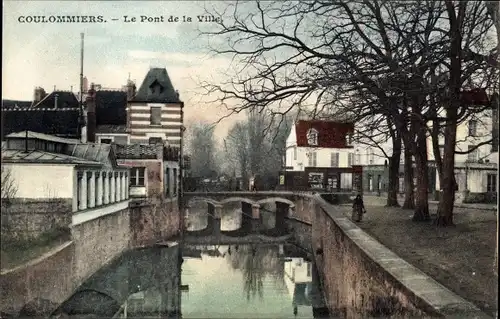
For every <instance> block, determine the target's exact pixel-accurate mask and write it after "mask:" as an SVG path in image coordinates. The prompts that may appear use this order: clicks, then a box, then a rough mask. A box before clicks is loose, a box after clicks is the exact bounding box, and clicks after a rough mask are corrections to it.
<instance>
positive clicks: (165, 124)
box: [127, 68, 184, 147]
mask: <svg viewBox="0 0 500 319" xmlns="http://www.w3.org/2000/svg"><path fill="white" fill-rule="evenodd" d="M183 107H184V103H183V102H182V101H181V100H180V99H179V94H178V92H177V91H176V90H175V89H174V87H173V85H172V82H171V81H170V78H169V76H168V73H167V70H166V69H164V68H151V69H150V70H149V72H148V73H147V74H146V77H145V78H144V80H143V82H142V84H141V86H140V88H139V90H138V91H137V94H136V95H135V96H134V97H133V98H132V99H131V100H130V101H129V102H128V106H127V116H128V120H127V129H128V132H129V134H130V143H132V144H134V143H139V144H156V143H158V141H161V142H162V143H164V144H166V143H168V144H169V145H172V146H177V147H180V145H181V136H182V128H183V126H182V125H183V115H182V114H183V112H182V109H183Z"/></svg>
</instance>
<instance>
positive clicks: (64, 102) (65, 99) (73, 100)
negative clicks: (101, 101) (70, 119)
mask: <svg viewBox="0 0 500 319" xmlns="http://www.w3.org/2000/svg"><path fill="white" fill-rule="evenodd" d="M56 95H57V107H58V108H78V107H79V105H80V102H79V101H78V99H77V97H76V95H75V94H74V93H73V92H70V91H54V92H52V93H50V94H49V95H47V96H46V97H45V98H43V99H42V100H41V101H40V102H38V103H36V104H34V105H33V107H35V108H55V102H56Z"/></svg>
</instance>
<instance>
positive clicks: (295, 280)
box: [284, 258, 312, 310]
mask: <svg viewBox="0 0 500 319" xmlns="http://www.w3.org/2000/svg"><path fill="white" fill-rule="evenodd" d="M284 273H285V276H284V279H285V285H286V288H287V290H288V293H289V295H290V297H291V298H292V305H293V308H294V310H295V307H297V306H309V307H310V306H312V300H311V299H312V296H311V295H312V263H311V262H308V261H305V260H304V259H303V258H287V259H286V261H285V262H284Z"/></svg>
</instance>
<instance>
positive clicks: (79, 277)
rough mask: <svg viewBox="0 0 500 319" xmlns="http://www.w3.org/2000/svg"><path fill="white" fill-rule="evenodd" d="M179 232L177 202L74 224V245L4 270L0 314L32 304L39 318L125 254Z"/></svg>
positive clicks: (154, 204) (155, 204)
mask: <svg viewBox="0 0 500 319" xmlns="http://www.w3.org/2000/svg"><path fill="white" fill-rule="evenodd" d="M178 231H179V210H178V207H177V201H171V202H166V203H165V202H163V203H162V202H155V203H151V202H150V203H148V204H144V205H140V207H139V208H138V207H130V208H127V209H123V210H120V211H117V212H115V213H112V214H108V215H104V216H101V217H98V218H95V219H91V220H88V221H85V222H83V223H80V224H78V225H73V226H71V234H72V240H71V241H70V242H67V243H65V244H63V245H61V246H59V247H57V248H55V249H53V250H52V251H50V252H48V253H47V254H45V255H44V256H41V257H40V258H38V259H36V260H32V261H30V262H29V263H27V264H25V265H22V266H19V267H16V268H14V269H10V270H5V271H2V273H1V275H0V311H1V312H3V313H7V314H19V312H20V311H21V310H22V309H23V307H24V308H26V305H29V308H32V310H33V311H35V314H37V315H40V314H45V313H47V312H50V311H52V310H54V309H55V307H56V306H57V305H59V304H61V303H62V302H63V301H64V300H65V299H67V298H68V297H70V296H71V295H72V294H73V292H74V291H75V289H76V288H77V287H78V286H80V285H81V284H82V283H83V282H84V281H85V280H86V279H88V278H89V277H90V276H92V275H93V274H94V273H95V272H96V271H97V270H99V269H100V268H102V267H103V266H104V265H106V264H108V263H109V262H111V261H112V260H113V259H114V258H116V257H117V256H120V255H121V254H122V253H123V252H125V251H126V250H128V249H133V248H136V247H144V246H147V245H148V244H152V243H155V242H156V241H159V240H162V239H166V238H169V237H171V236H174V235H176V234H177V233H178ZM32 314H33V312H32Z"/></svg>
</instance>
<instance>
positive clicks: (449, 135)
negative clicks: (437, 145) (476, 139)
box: [435, 109, 457, 226]
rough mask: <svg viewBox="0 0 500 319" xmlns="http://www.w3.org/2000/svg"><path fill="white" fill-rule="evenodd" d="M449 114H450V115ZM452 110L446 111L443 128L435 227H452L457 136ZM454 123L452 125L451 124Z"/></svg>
mask: <svg viewBox="0 0 500 319" xmlns="http://www.w3.org/2000/svg"><path fill="white" fill-rule="evenodd" d="M450 113H451V114H450ZM453 113H456V111H454V110H453V109H451V110H450V109H448V110H447V114H449V116H450V120H449V121H447V123H446V124H447V125H446V127H445V136H444V138H445V143H444V152H443V153H444V156H443V162H442V164H443V166H442V173H441V175H442V180H441V183H442V184H441V188H442V190H443V191H442V192H441V196H440V198H439V206H438V211H437V218H436V221H435V223H436V225H438V226H452V225H453V204H454V203H455V184H456V181H455V144H456V135H457V125H456V122H457V121H456V120H453V118H454V117H453ZM453 122H454V124H453Z"/></svg>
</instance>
